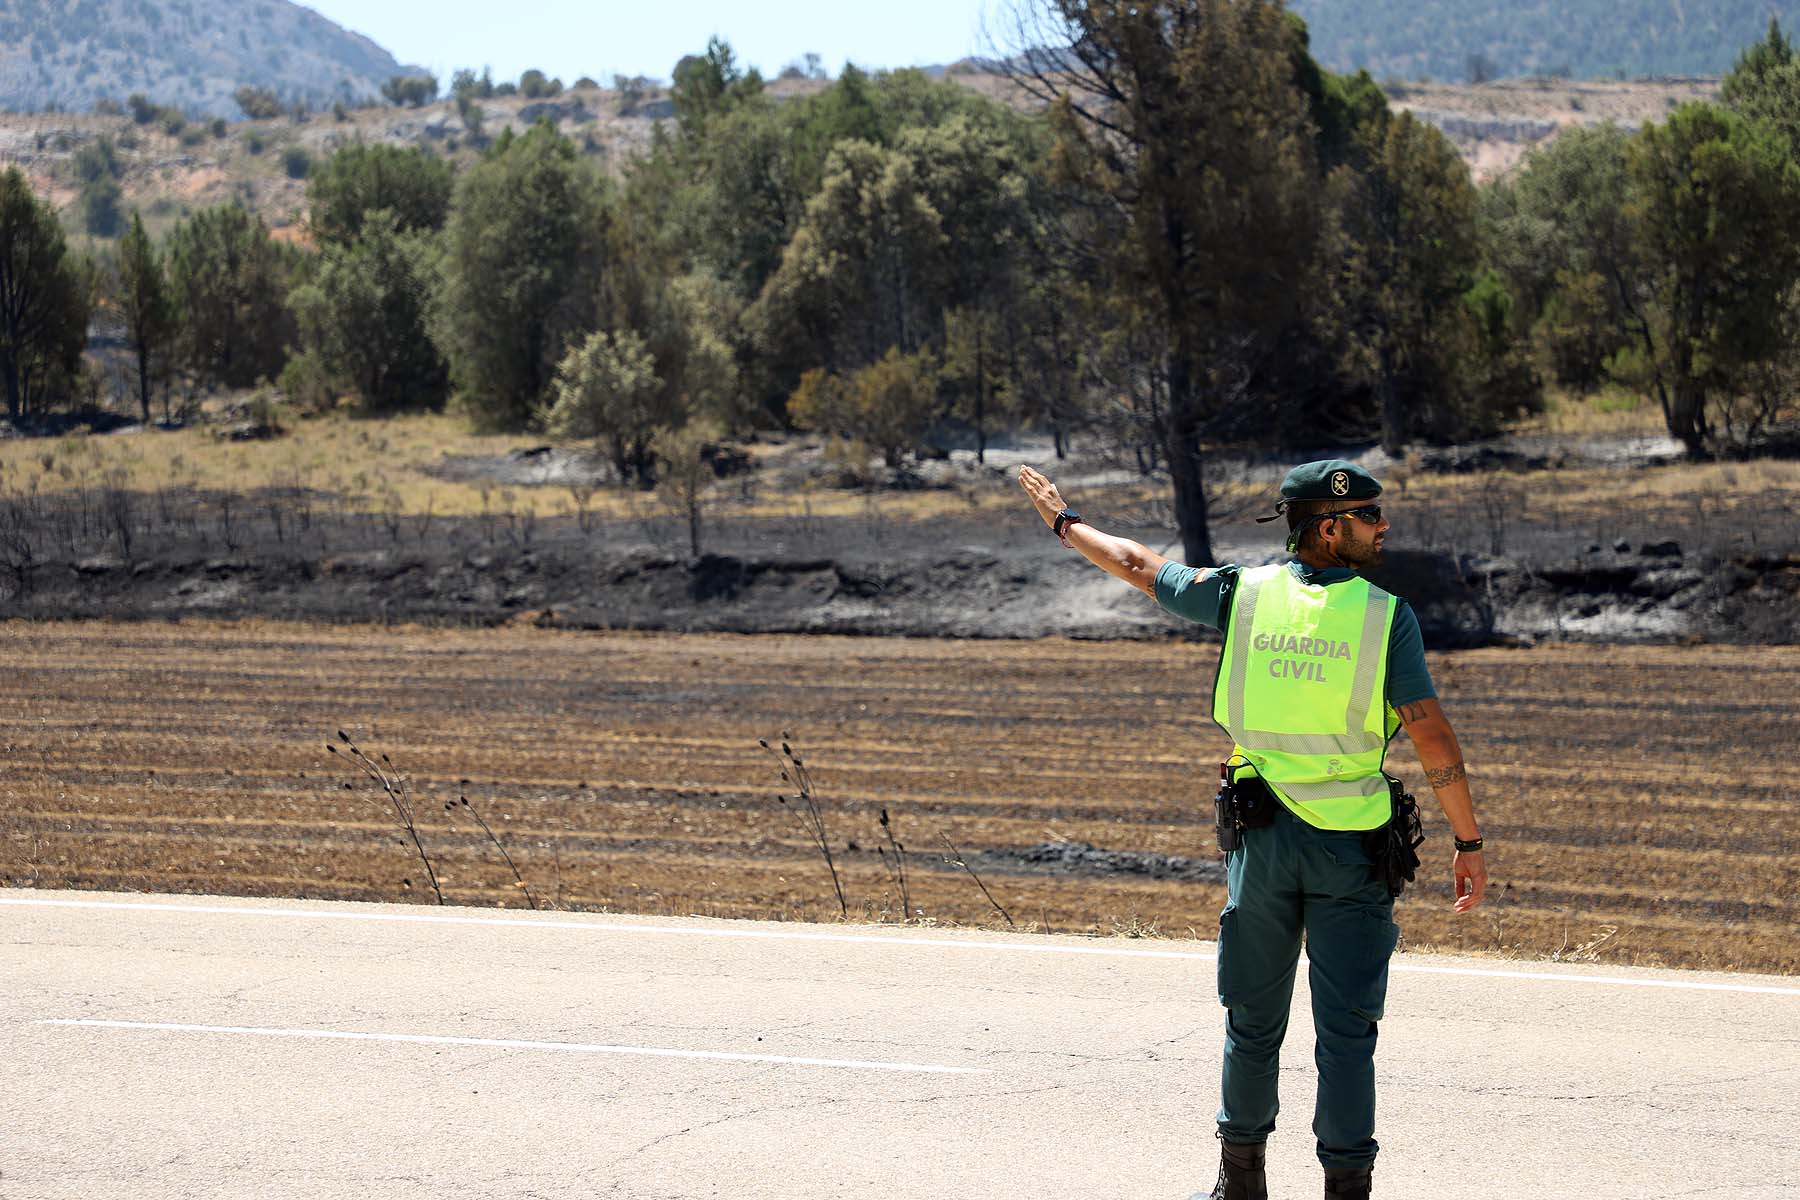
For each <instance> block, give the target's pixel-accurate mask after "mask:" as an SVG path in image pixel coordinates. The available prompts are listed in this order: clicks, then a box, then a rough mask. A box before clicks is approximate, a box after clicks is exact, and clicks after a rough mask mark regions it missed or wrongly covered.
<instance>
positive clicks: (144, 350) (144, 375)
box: [137, 342, 150, 425]
mask: <svg viewBox="0 0 1800 1200" xmlns="http://www.w3.org/2000/svg"><path fill="white" fill-rule="evenodd" d="M137 360H138V402H139V403H140V404H142V405H143V406H144V424H146V425H148V424H149V423H150V347H149V346H146V345H145V344H144V343H143V342H139V343H138V352H137Z"/></svg>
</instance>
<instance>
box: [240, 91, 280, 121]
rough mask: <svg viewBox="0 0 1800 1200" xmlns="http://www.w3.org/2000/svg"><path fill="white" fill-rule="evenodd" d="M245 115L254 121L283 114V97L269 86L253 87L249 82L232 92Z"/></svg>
mask: <svg viewBox="0 0 1800 1200" xmlns="http://www.w3.org/2000/svg"><path fill="white" fill-rule="evenodd" d="M231 98H232V99H233V100H235V101H237V106H238V107H239V108H241V109H242V110H243V111H244V115H245V116H246V117H249V118H250V119H251V120H253V121H263V120H268V119H269V118H271V117H279V116H280V115H281V99H280V97H278V96H276V95H275V93H274V92H272V91H270V90H269V89H268V88H261V87H251V86H249V85H248V84H246V85H245V86H243V87H241V88H239V89H238V90H237V91H235V92H233V93H232V94H231Z"/></svg>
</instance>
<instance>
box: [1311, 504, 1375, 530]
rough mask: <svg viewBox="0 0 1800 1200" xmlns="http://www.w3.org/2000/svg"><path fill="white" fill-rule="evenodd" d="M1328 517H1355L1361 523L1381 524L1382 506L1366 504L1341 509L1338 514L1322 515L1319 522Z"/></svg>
mask: <svg viewBox="0 0 1800 1200" xmlns="http://www.w3.org/2000/svg"><path fill="white" fill-rule="evenodd" d="M1328 517H1355V518H1356V519H1357V520H1359V521H1367V522H1368V523H1369V524H1371V525H1379V524H1381V505H1379V504H1364V505H1362V506H1361V507H1358V508H1340V509H1338V510H1337V511H1336V512H1328V513H1320V514H1319V516H1318V517H1317V519H1318V520H1321V521H1323V520H1325V519H1326V518H1328Z"/></svg>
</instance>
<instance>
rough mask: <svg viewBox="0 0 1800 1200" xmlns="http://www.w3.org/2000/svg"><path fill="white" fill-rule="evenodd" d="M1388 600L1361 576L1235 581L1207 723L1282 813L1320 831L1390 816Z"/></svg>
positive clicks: (1280, 574)
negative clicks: (1327, 582) (1385, 765)
mask: <svg viewBox="0 0 1800 1200" xmlns="http://www.w3.org/2000/svg"><path fill="white" fill-rule="evenodd" d="M1394 608H1395V604H1394V598H1393V597H1392V596H1390V595H1389V594H1388V593H1386V592H1384V591H1382V590H1381V589H1380V588H1378V587H1374V586H1372V585H1371V584H1370V583H1369V582H1368V581H1367V580H1364V579H1361V578H1355V579H1349V580H1345V581H1344V582H1342V583H1337V584H1332V585H1331V586H1330V587H1329V588H1327V587H1325V586H1324V585H1319V584H1307V583H1303V582H1301V581H1300V580H1299V579H1298V578H1297V577H1296V576H1295V575H1294V573H1293V572H1292V571H1291V570H1289V569H1288V568H1287V567H1286V566H1282V565H1277V566H1273V567H1257V568H1254V569H1252V570H1248V571H1244V572H1243V573H1242V574H1241V575H1240V576H1239V581H1238V587H1237V592H1236V596H1235V598H1234V599H1233V601H1232V609H1231V620H1230V623H1229V625H1228V626H1227V629H1226V636H1225V648H1224V652H1223V653H1222V654H1221V656H1220V661H1219V676H1218V680H1217V682H1216V684H1215V685H1214V688H1213V718H1214V719H1215V720H1216V721H1218V722H1219V724H1220V725H1222V726H1224V727H1225V730H1226V731H1227V732H1228V733H1230V734H1231V736H1232V737H1233V739H1235V740H1236V742H1237V746H1236V748H1235V751H1234V753H1236V754H1238V755H1241V756H1242V757H1243V758H1245V759H1248V760H1249V761H1250V762H1251V763H1253V764H1255V766H1256V768H1257V771H1258V773H1259V774H1261V775H1262V777H1263V778H1264V779H1265V780H1267V781H1268V782H1269V783H1270V784H1271V785H1272V786H1273V787H1274V789H1275V792H1276V794H1277V795H1278V796H1279V797H1280V798H1281V799H1282V801H1283V802H1284V803H1285V804H1286V805H1287V807H1288V808H1290V809H1291V810H1293V811H1294V812H1295V813H1296V814H1297V815H1298V816H1300V817H1301V818H1302V819H1303V820H1305V821H1307V822H1308V823H1310V824H1312V825H1316V826H1319V827H1321V828H1325V829H1373V828H1375V827H1376V826H1377V825H1380V824H1382V823H1383V822H1385V821H1386V820H1387V819H1388V816H1389V802H1388V792H1387V782H1386V780H1385V779H1384V778H1383V777H1382V774H1381V763H1382V759H1383V758H1384V757H1386V754H1387V743H1388V739H1389V738H1390V737H1391V736H1392V735H1393V733H1394V731H1395V728H1396V727H1397V722H1395V721H1394V720H1393V719H1392V718H1391V716H1390V714H1389V713H1388V710H1387V699H1386V684H1387V654H1388V631H1389V628H1390V627H1391V625H1392V623H1393V616H1394Z"/></svg>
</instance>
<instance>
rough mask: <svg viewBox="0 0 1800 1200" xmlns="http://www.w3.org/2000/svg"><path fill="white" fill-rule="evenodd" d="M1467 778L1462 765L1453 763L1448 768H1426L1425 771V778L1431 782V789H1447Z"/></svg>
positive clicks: (1467, 774) (1467, 775)
mask: <svg viewBox="0 0 1800 1200" xmlns="http://www.w3.org/2000/svg"><path fill="white" fill-rule="evenodd" d="M1468 777H1469V773H1468V772H1467V771H1465V770H1463V765H1462V763H1460V762H1457V763H1453V764H1451V765H1450V766H1448V767H1439V768H1437V769H1435V770H1434V769H1432V768H1430V767H1427V768H1426V770H1425V778H1427V779H1429V780H1430V781H1431V786H1432V787H1433V788H1447V787H1449V786H1450V785H1451V784H1453V783H1455V782H1457V781H1458V780H1462V779H1467V778H1468Z"/></svg>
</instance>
